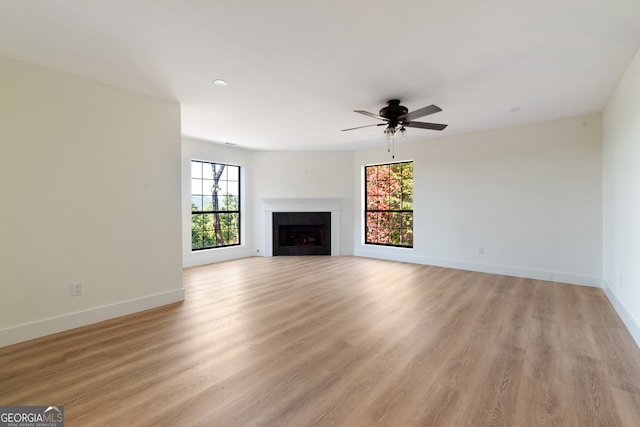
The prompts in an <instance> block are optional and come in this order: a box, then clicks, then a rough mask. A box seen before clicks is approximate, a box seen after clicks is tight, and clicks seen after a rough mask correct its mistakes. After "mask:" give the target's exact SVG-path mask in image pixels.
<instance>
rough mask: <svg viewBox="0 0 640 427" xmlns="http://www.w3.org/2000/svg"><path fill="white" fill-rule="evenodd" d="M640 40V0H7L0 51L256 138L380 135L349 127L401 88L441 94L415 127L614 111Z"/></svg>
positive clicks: (317, 146)
mask: <svg viewBox="0 0 640 427" xmlns="http://www.w3.org/2000/svg"><path fill="white" fill-rule="evenodd" d="M639 48H640V1H638V0H538V1H531V0H528V1H524V0H485V1H479V0H405V1H400V2H392V1H380V0H341V1H340V0H324V1H322V0H316V1H313V2H312V1H304V0H270V1H263V0H236V1H221V0H212V1H205V0H200V1H197V0H81V1H80V0H48V1H43V0H0V54H2V55H5V56H10V57H15V58H19V59H23V60H25V61H28V62H32V63H35V64H40V65H44V66H47V67H51V68H55V69H59V70H63V71H68V72H71V73H74V74H77V75H81V76H86V77H90V78H93V79H96V80H99V81H103V82H107V83H111V84H113V85H117V86H120V87H124V88H128V89H132V90H135V91H139V92H143V93H146V94H150V95H153V96H157V97H161V98H165V99H171V100H175V101H177V102H179V103H180V104H181V105H182V130H183V134H185V135H188V136H193V137H197V138H202V139H206V140H210V141H213V142H231V143H235V144H237V145H238V146H243V147H247V148H254V149H270V150H334V149H352V148H356V147H365V146H374V145H378V144H382V143H383V142H384V141H383V135H382V129H383V128H381V127H372V128H365V129H359V130H354V131H350V132H341V131H340V129H344V128H349V127H355V126H361V125H367V124H374V123H376V120H375V119H372V118H369V117H366V116H364V115H360V114H356V113H354V112H353V110H354V109H362V110H367V111H370V112H373V113H377V112H378V110H379V109H380V108H381V107H383V106H384V104H385V102H386V100H388V99H390V98H399V99H401V100H402V104H403V105H405V106H406V107H408V108H409V110H415V109H417V108H420V107H424V106H426V105H429V104H436V105H438V106H439V107H441V108H442V109H443V110H444V111H442V112H440V113H437V114H434V115H431V116H428V117H424V118H422V119H419V120H420V121H429V122H436V123H447V124H449V127H448V128H447V129H446V130H444V131H443V132H437V131H431V130H423V129H409V139H410V140H413V139H418V140H425V139H429V138H434V137H438V136H444V135H453V134H460V133H468V132H473V131H478V130H482V129H491V128H499V127H505V126H511V125H516V124H522V123H528V122H536V121H541V120H549V119H554V118H560V117H568V116H574V115H579V114H585V113H592V112H598V111H602V109H603V107H604V106H605V104H606V102H607V100H608V99H609V96H610V95H611V93H612V91H613V89H614V87H615V85H616V83H617V82H618V81H619V79H620V78H621V76H622V73H623V72H624V70H625V68H626V67H627V65H628V64H629V62H630V61H631V59H632V57H633V55H634V54H635V53H636V52H637V51H638V49H639ZM217 78H221V79H225V80H227V81H228V83H229V84H228V86H226V87H218V86H215V85H214V84H213V80H215V79H217Z"/></svg>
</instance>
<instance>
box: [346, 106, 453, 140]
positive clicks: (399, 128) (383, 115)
mask: <svg viewBox="0 0 640 427" xmlns="http://www.w3.org/2000/svg"><path fill="white" fill-rule="evenodd" d="M440 111H442V108H440V107H437V106H435V105H429V106H428V107H423V108H419V109H417V110H415V111H412V112H409V110H408V109H407V107H405V106H403V105H400V100H399V99H391V100H389V101H387V106H386V107H383V108H382V109H380V112H379V113H378V114H373V113H370V112H368V111H363V110H354V112H356V113H360V114H364V115H365V116H369V117H373V118H374V119H379V120H382V121H383V122H384V123H377V124H373V125H365V126H358V127H355V128H349V129H342V131H343V132H344V131H348V130H354V129H362V128H366V127H370V126H384V125H387V127H386V128H385V130H384V134H385V137H386V138H387V140H389V139H391V138H392V137H393V136H394V135H395V134H396V132H399V133H400V135H401V136H405V135H406V132H407V130H406V129H405V128H407V127H411V128H421V129H431V130H443V129H444V128H446V127H447V125H443V124H438V123H424V122H414V121H412V120H413V119H417V118H418V117H424V116H428V115H429V114H433V113H438V112H440Z"/></svg>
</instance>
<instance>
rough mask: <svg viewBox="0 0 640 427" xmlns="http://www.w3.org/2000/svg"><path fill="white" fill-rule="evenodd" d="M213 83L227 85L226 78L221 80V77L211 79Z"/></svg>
mask: <svg viewBox="0 0 640 427" xmlns="http://www.w3.org/2000/svg"><path fill="white" fill-rule="evenodd" d="M213 84H214V85H216V86H226V85H227V81H226V80H222V79H215V80H214V81H213Z"/></svg>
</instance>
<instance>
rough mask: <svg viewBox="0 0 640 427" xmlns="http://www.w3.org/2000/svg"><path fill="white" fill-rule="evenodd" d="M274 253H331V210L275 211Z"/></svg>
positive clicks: (273, 221)
mask: <svg viewBox="0 0 640 427" xmlns="http://www.w3.org/2000/svg"><path fill="white" fill-rule="evenodd" d="M272 224H273V255H331V212H273V219H272Z"/></svg>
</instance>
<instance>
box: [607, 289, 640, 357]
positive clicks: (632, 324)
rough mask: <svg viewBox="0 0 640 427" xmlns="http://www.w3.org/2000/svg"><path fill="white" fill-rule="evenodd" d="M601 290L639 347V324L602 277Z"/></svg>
mask: <svg viewBox="0 0 640 427" xmlns="http://www.w3.org/2000/svg"><path fill="white" fill-rule="evenodd" d="M602 290H603V291H604V293H605V295H606V296H607V298H609V301H610V302H611V305H612V306H613V308H614V309H615V310H616V312H617V313H618V316H620V319H622V322H623V323H624V325H625V326H626V327H627V330H628V331H629V333H630V334H631V336H632V337H633V339H634V340H635V342H636V344H637V345H638V347H640V325H639V324H638V323H637V322H636V321H635V320H634V318H633V316H631V313H629V311H628V310H627V308H626V307H625V306H624V304H623V303H622V302H621V301H620V300H619V299H618V297H617V296H616V294H615V293H614V292H613V291H612V290H611V287H610V286H609V284H608V283H607V282H606V281H605V280H604V279H602Z"/></svg>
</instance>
